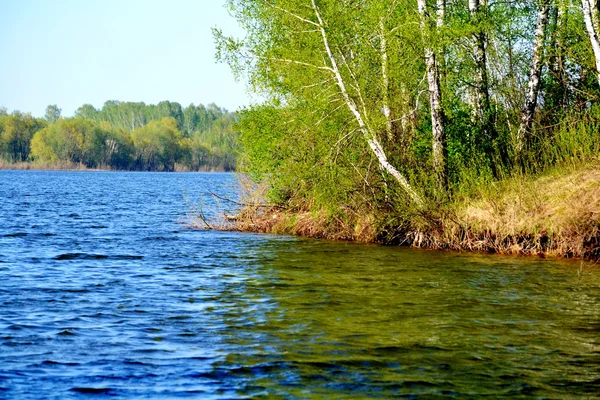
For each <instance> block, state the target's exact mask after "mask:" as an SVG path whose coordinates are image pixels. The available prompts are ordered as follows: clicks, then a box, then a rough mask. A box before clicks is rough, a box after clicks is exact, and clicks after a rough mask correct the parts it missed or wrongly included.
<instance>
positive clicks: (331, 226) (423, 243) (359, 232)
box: [226, 161, 600, 259]
mask: <svg viewBox="0 0 600 400" xmlns="http://www.w3.org/2000/svg"><path fill="white" fill-rule="evenodd" d="M386 219H387V221H386ZM394 221H402V222H401V223H398V222H394ZM226 226H227V228H226V229H235V230H240V231H246V232H261V233H275V234H292V235H299V236H306V237H312V238H325V239H332V240H350V241H358V242H370V243H382V244H402V245H409V246H413V247H419V248H427V249H439V250H458V251H476V252H487V253H498V254H514V255H529V256H541V257H568V258H588V259H598V258H600V161H594V162H590V163H586V164H583V165H577V166H569V167H565V166H563V167H561V168H560V169H558V168H557V169H554V170H552V171H548V172H546V173H545V174H544V175H542V176H537V177H528V176H517V177H512V178H509V179H506V180H503V181H500V182H496V183H493V184H490V185H488V186H487V187H485V188H480V189H479V190H478V191H477V192H476V193H472V194H469V195H467V196H464V197H462V198H459V199H455V200H454V201H453V202H451V203H450V204H447V205H445V206H442V207H439V206H435V205H432V206H429V207H427V208H426V209H424V210H421V211H420V212H418V213H415V214H414V215H413V216H411V217H409V218H408V220H407V219H406V218H402V217H398V216H394V215H391V216H387V218H383V219H382V217H381V216H378V215H354V216H349V218H347V219H344V220H342V219H340V218H337V219H332V218H330V217H328V216H327V215H325V213H318V212H316V213H315V212H304V211H296V212H289V211H287V210H285V209H281V208H276V207H265V206H246V207H245V208H244V209H242V210H241V212H240V213H239V214H238V215H237V216H236V218H235V220H234V221H231V222H230V224H228V225H226Z"/></svg>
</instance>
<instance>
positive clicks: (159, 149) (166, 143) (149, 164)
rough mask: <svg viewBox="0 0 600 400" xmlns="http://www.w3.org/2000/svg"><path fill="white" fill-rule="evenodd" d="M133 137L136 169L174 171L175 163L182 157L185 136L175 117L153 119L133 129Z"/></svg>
mask: <svg viewBox="0 0 600 400" xmlns="http://www.w3.org/2000/svg"><path fill="white" fill-rule="evenodd" d="M131 138H132V140H133V144H134V146H135V150H136V154H135V164H136V169H141V170H151V171H174V170H175V163H176V162H178V161H179V160H180V159H181V158H182V149H183V147H182V143H181V141H182V139H183V136H182V134H181V132H180V131H179V129H178V128H177V121H176V120H175V119H174V118H171V117H165V118H163V119H161V120H158V121H151V122H150V123H149V124H147V125H145V126H143V127H142V128H139V129H136V130H135V131H133V132H132V133H131Z"/></svg>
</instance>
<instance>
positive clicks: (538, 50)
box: [515, 0, 550, 161]
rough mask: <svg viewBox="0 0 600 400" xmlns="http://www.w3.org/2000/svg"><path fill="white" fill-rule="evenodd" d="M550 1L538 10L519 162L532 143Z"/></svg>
mask: <svg viewBox="0 0 600 400" xmlns="http://www.w3.org/2000/svg"><path fill="white" fill-rule="evenodd" d="M549 9H550V7H549V0H541V3H540V5H539V9H538V16H537V27H536V29H535V41H534V44H533V59H532V62H531V71H530V73H529V83H528V85H527V94H526V96H525V106H524V107H523V113H522V117H521V125H520V127H519V131H518V132H517V138H516V139H517V140H516V145H515V155H516V158H517V160H518V161H520V160H521V157H522V155H523V150H524V149H525V145H526V144H527V143H528V142H529V141H530V139H531V138H530V136H531V127H532V125H533V115H534V114H535V109H536V106H537V98H538V93H539V90H540V78H541V74H542V56H543V52H544V41H545V35H546V26H547V25H548V12H549Z"/></svg>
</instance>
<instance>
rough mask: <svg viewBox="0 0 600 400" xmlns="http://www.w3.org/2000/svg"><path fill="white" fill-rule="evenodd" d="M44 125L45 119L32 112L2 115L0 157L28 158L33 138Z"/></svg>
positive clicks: (9, 158) (15, 159) (0, 118)
mask: <svg viewBox="0 0 600 400" xmlns="http://www.w3.org/2000/svg"><path fill="white" fill-rule="evenodd" d="M44 126H45V121H43V120H40V119H37V118H33V117H32V116H31V115H30V114H21V113H19V112H15V113H13V114H12V115H7V116H3V117H0V157H1V158H4V159H6V160H8V161H11V162H22V161H25V160H27V157H28V156H29V150H30V142H31V139H32V137H33V135H34V134H35V132H37V131H38V130H40V129H41V128H42V127H44Z"/></svg>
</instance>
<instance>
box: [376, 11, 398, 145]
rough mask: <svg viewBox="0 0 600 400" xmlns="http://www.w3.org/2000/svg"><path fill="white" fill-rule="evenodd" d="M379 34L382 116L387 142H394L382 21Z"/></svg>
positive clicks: (385, 43)
mask: <svg viewBox="0 0 600 400" xmlns="http://www.w3.org/2000/svg"><path fill="white" fill-rule="evenodd" d="M379 33H380V35H381V41H380V46H379V51H380V55H381V80H382V82H381V85H382V90H383V115H384V116H385V132H386V134H387V137H388V140H389V141H392V140H394V134H393V131H392V128H393V126H392V110H391V109H390V95H389V90H390V78H389V75H388V52H387V38H386V37H385V25H384V24H383V19H381V20H380V21H379Z"/></svg>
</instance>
